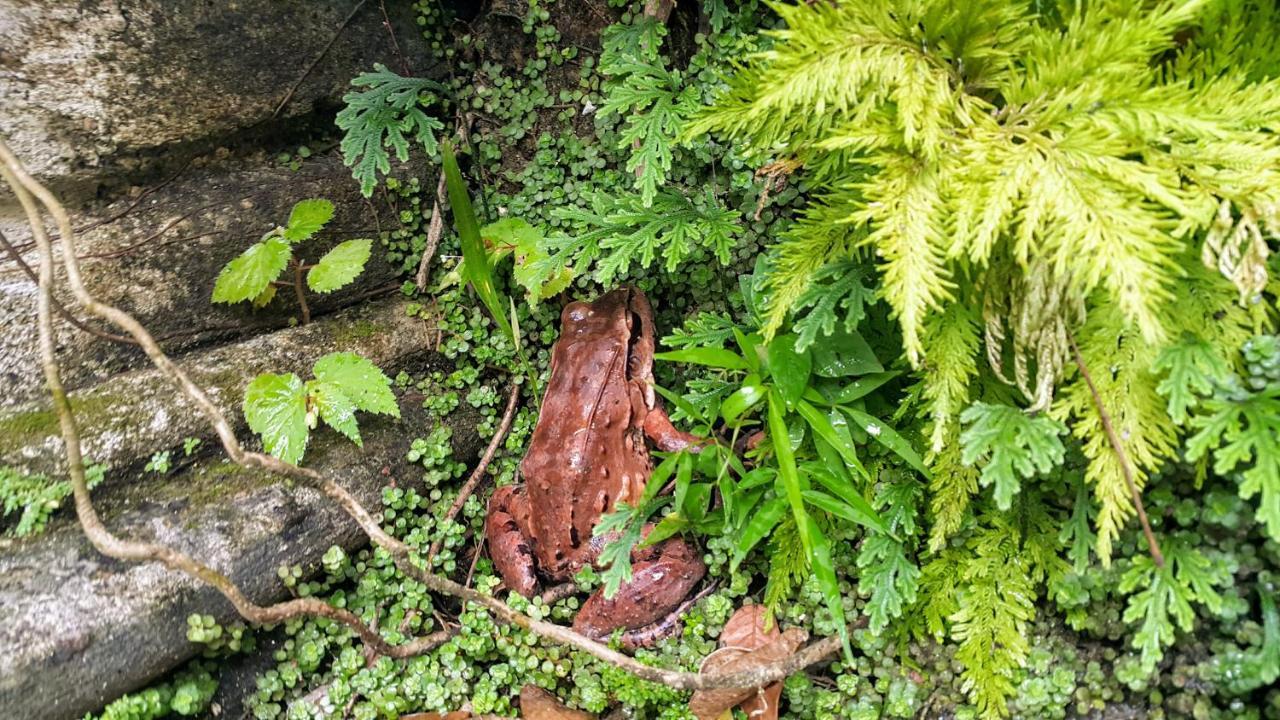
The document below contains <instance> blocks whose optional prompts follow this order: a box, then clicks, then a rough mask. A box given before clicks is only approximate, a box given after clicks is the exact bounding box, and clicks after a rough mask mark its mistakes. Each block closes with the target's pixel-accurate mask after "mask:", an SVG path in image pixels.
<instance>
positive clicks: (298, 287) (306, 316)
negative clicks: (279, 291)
mask: <svg viewBox="0 0 1280 720" xmlns="http://www.w3.org/2000/svg"><path fill="white" fill-rule="evenodd" d="M289 262H291V263H292V264H293V294H294V295H296V296H297V297H298V307H300V308H302V324H303V325H310V324H311V308H310V307H309V306H308V305H307V296H306V293H304V292H303V291H302V263H301V262H299V261H298V259H297V258H294V259H292V260H290V261H289Z"/></svg>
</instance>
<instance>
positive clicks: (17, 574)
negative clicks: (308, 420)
mask: <svg viewBox="0 0 1280 720" xmlns="http://www.w3.org/2000/svg"><path fill="white" fill-rule="evenodd" d="M415 404H416V403H407V402H406V403H402V413H403V414H404V418H403V420H402V421H401V423H395V422H394V421H391V420H385V419H383V420H374V419H370V420H368V421H362V426H361V434H362V435H363V436H364V440H365V446H364V449H363V450H361V449H358V448H356V447H355V446H354V445H352V444H351V443H350V442H347V441H346V440H345V439H343V438H341V437H339V436H337V435H336V434H335V433H319V434H318V435H317V438H316V439H315V441H314V446H313V448H312V449H311V450H310V451H309V452H308V455H307V464H308V466H310V467H313V468H316V469H318V470H321V471H323V472H327V473H329V474H331V476H333V477H336V478H339V479H341V481H342V482H343V483H344V484H345V485H346V487H347V488H348V489H350V490H351V491H352V492H353V493H355V495H356V496H357V497H358V498H359V499H360V500H361V501H362V502H363V503H364V504H365V506H366V507H376V504H377V502H378V498H379V497H380V489H381V488H382V487H383V486H384V485H386V484H387V483H389V482H392V481H393V480H398V481H399V482H406V481H407V482H413V481H416V479H417V478H418V477H419V473H418V471H415V470H414V469H413V468H412V467H411V466H409V465H408V464H407V463H406V462H405V460H404V457H405V453H406V451H407V450H408V448H409V443H410V438H411V437H412V436H413V434H416V433H417V432H427V431H428V429H427V428H423V427H422V425H423V422H424V420H423V418H422V415H421V411H420V410H415V409H414V408H413V407H412V406H413V405H415ZM476 419H477V418H475V417H471V418H465V417H462V416H458V417H457V418H456V421H453V420H451V422H456V424H455V426H454V437H455V438H457V439H458V440H459V444H458V445H456V446H455V451H456V452H457V453H458V457H461V458H471V457H474V456H475V454H476V453H477V451H478V448H479V445H480V442H479V439H478V438H477V437H476V435H475V431H474V424H475V421H476ZM406 424H407V425H410V426H412V427H414V428H415V433H407V432H405V431H404V429H403V427H404V425H406ZM95 494H96V495H98V496H99V497H98V504H99V506H100V509H101V510H102V512H103V515H104V518H105V522H106V524H107V526H108V527H109V528H111V529H112V530H113V531H114V532H115V533H117V534H119V535H121V536H124V537H133V538H139V539H147V540H154V541H158V542H163V543H166V544H169V545H172V546H174V547H177V548H180V549H182V550H183V551H185V552H188V553H190V554H191V555H193V556H194V557H196V558H199V559H201V560H202V561H204V562H206V563H208V564H210V565H212V566H213V567H215V568H217V569H218V570H221V571H222V572H225V573H228V574H229V575H230V576H231V577H232V578H233V579H234V580H235V581H236V582H237V583H238V584H239V585H240V586H241V587H242V588H243V589H244V590H245V591H246V593H247V594H248V595H249V597H250V598H252V599H254V600H255V601H257V602H269V601H273V600H279V599H282V598H283V597H284V596H285V588H284V586H283V585H282V584H281V583H280V581H279V580H278V578H277V576H276V569H277V568H278V567H280V566H281V565H292V564H303V565H308V564H310V565H313V566H314V564H315V563H316V562H317V561H318V559H319V556H320V555H321V554H322V553H323V552H324V550H325V549H326V548H328V547H330V546H331V545H335V544H336V545H340V546H342V547H344V548H346V549H348V550H350V549H353V548H355V547H358V546H360V545H363V544H364V542H365V537H364V535H363V534H362V533H360V531H359V529H358V528H357V527H356V526H355V524H354V522H352V521H351V520H350V519H349V518H347V516H346V515H345V514H344V513H343V512H342V510H340V509H339V508H338V507H337V506H336V505H334V504H333V503H332V502H331V501H329V500H328V499H327V498H325V497H323V496H322V495H321V494H320V493H319V492H317V491H314V490H311V489H309V488H303V487H297V486H293V485H291V484H289V483H286V482H285V481H283V480H281V479H279V478H275V477H270V476H267V475H265V474H263V473H259V472H251V471H246V470H244V469H242V468H239V467H238V466H235V465H231V464H229V463H226V462H224V461H221V460H220V459H217V458H212V459H207V460H201V461H199V462H198V463H196V464H195V465H194V466H192V467H190V468H188V469H185V470H183V471H181V472H180V473H179V474H178V475H177V476H175V477H169V478H159V477H156V476H155V475H151V474H148V475H144V476H141V477H137V478H131V480H130V482H128V483H111V484H109V486H108V487H107V491H106V492H98V493H95ZM196 612H199V613H211V614H213V615H215V616H216V617H218V618H219V620H220V621H221V622H225V621H230V620H232V619H234V617H235V614H234V610H232V608H231V606H230V604H229V603H227V602H226V601H225V600H223V599H222V598H221V596H220V595H218V594H217V593H216V592H215V591H213V590H211V589H209V588H207V587H204V586H201V585H198V584H197V583H196V582H194V581H193V580H191V579H189V578H187V577H185V576H183V575H181V574H179V573H176V572H172V571H169V570H167V569H165V568H164V567H163V566H161V565H159V564H156V563H125V562H119V561H114V560H109V559H107V558H105V557H104V556H102V555H99V554H98V553H97V552H96V551H95V550H94V549H93V548H92V547H91V546H90V545H89V543H88V540H86V539H85V537H84V535H83V533H81V532H80V529H79V526H78V525H76V524H75V523H74V519H73V518H62V519H61V520H60V521H59V522H57V523H55V526H54V527H52V528H51V529H50V530H49V531H48V532H47V533H46V534H44V535H42V536H38V537H35V538H29V539H26V540H18V541H15V540H0V709H3V712H0V715H3V716H4V717H13V718H24V719H28V720H45V719H49V720H56V719H59V718H78V717H81V716H83V715H84V713H85V712H88V711H92V710H96V709H99V708H101V707H102V706H103V705H104V704H105V703H107V702H109V701H111V700H112V699H114V698H116V697H118V696H119V695H121V694H123V693H125V692H128V691H130V690H133V689H136V688H138V687H140V686H142V685H145V684H146V683H148V682H149V681H151V680H153V679H155V678H156V677H158V676H159V675H161V674H163V673H164V672H165V671H167V670H169V669H172V668H173V667H174V666H176V665H177V664H179V663H181V662H182V661H184V660H186V659H188V658H190V657H192V656H194V655H195V654H196V652H198V649H199V648H197V647H196V646H195V645H193V644H192V643H190V642H188V641H187V639H186V618H187V616H188V615H189V614H191V613H196Z"/></svg>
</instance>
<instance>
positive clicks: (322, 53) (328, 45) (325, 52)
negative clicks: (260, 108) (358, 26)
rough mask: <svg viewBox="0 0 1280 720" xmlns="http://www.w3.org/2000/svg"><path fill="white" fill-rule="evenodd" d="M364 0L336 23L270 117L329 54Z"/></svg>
mask: <svg viewBox="0 0 1280 720" xmlns="http://www.w3.org/2000/svg"><path fill="white" fill-rule="evenodd" d="M366 2H368V0H360V2H358V3H356V6H355V7H353V8H351V12H350V13H348V14H347V19H345V20H343V21H342V24H340V25H338V29H337V30H334V31H333V37H330V38H329V42H327V43H325V44H324V48H323V49H321V50H320V53H319V54H318V55H316V56H315V57H314V58H313V59H312V60H311V62H310V63H308V64H307V68H306V69H305V70H303V71H302V74H301V75H299V76H298V79H297V80H294V81H293V84H292V85H290V86H289V92H287V93H285V94H284V97H283V98H282V99H281V100H280V104H279V105H277V106H276V109H275V111H273V112H272V113H271V117H273V118H274V117H277V116H279V115H280V111H281V110H283V109H284V106H285V105H288V104H289V101H290V100H292V99H293V94H294V93H295V92H297V91H298V86H299V85H301V84H302V81H303V80H306V79H307V76H308V75H310V74H311V71H312V70H315V69H316V65H319V64H320V61H321V60H323V59H324V56H325V55H328V54H329V48H331V47H333V44H334V43H335V42H337V41H338V36H339V35H341V34H342V31H343V30H346V29H347V25H350V24H351V21H352V19H354V18H355V16H356V13H358V12H360V8H362V7H364V4H365V3H366Z"/></svg>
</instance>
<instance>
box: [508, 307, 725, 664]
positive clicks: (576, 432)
mask: <svg viewBox="0 0 1280 720" xmlns="http://www.w3.org/2000/svg"><path fill="white" fill-rule="evenodd" d="M560 322H561V334H560V339H559V340H557V341H556V344H555V346H554V347H553V348H552V349H551V379H550V381H549V382H548V384H547V393H546V396H545V397H544V398H543V400H542V408H541V411H540V412H539V415H538V424H537V426H536V427H535V428H534V430H533V437H532V438H531V439H530V441H529V451H528V453H527V454H526V455H525V456H524V460H522V461H521V463H520V472H521V474H522V475H523V476H524V479H525V484H524V485H523V486H518V487H517V486H508V487H503V488H499V489H498V491H497V492H495V493H494V495H493V499H492V500H491V501H490V503H489V515H488V518H487V520H486V523H485V535H486V537H487V539H488V542H489V547H490V553H491V554H492V556H493V561H494V565H495V566H496V567H497V569H498V572H499V573H500V574H501V575H502V579H503V581H504V582H505V583H506V585H507V587H509V588H511V589H513V590H515V591H517V592H519V593H520V594H521V595H524V596H526V597H531V596H532V595H533V594H534V593H535V592H536V591H537V589H538V585H539V582H538V576H539V575H541V576H542V577H543V578H545V579H548V580H552V581H557V582H563V581H565V580H569V579H571V578H572V577H573V575H574V574H575V573H577V572H578V570H580V569H581V568H583V567H585V566H587V565H591V564H594V563H595V562H596V560H597V558H598V557H599V555H600V551H601V549H602V548H603V546H604V545H605V541H604V540H602V539H601V538H596V537H594V536H593V534H592V531H593V530H594V529H595V526H596V523H597V522H599V520H600V516H601V515H604V514H606V513H608V512H610V511H612V510H613V509H614V506H615V505H617V504H618V503H620V502H630V503H635V502H637V501H638V499H639V497H640V495H641V494H642V493H643V491H644V487H645V483H646V482H647V481H648V479H649V475H650V470H651V467H650V458H649V450H648V448H647V447H646V445H645V437H646V436H647V437H648V438H649V439H650V440H652V441H653V443H654V444H655V445H656V446H657V447H658V448H659V449H661V450H665V451H668V452H674V451H676V450H680V449H682V448H687V447H694V448H696V447H698V444H699V442H700V439H699V438H697V437H695V436H692V435H689V434H687V433H683V432H680V431H679V430H676V429H675V427H673V426H672V424H671V421H670V420H669V419H668V418H667V415H666V413H665V412H663V410H662V408H661V407H660V406H659V405H658V403H657V401H656V399H655V397H654V390H653V350H654V344H653V311H652V310H651V309H650V307H649V301H648V300H647V299H646V298H645V296H644V293H642V292H640V291H639V290H637V289H634V288H630V287H623V288H619V289H617V290H614V291H612V292H609V293H607V294H605V295H602V296H601V297H599V298H598V299H596V301H595V302H592V303H586V302H574V303H570V304H569V305H567V306H565V308H564V311H563V312H562V313H561V316H560ZM646 532H647V528H646ZM631 559H632V574H633V576H632V580H631V582H629V583H626V584H624V585H622V587H621V588H620V589H619V590H618V592H617V594H616V595H615V596H614V597H613V598H612V599H609V600H606V599H605V598H604V595H603V590H598V591H596V593H595V594H594V595H592V596H591V597H590V598H589V599H588V600H587V602H586V603H585V604H584V605H583V606H582V609H581V610H580V611H579V612H578V615H577V617H576V618H575V619H574V623H573V626H574V629H576V630H577V631H579V632H581V633H583V634H585V635H588V636H590V637H594V638H604V637H607V636H608V635H610V634H611V633H612V632H613V631H614V630H616V629H618V628H622V629H624V631H625V632H624V635H623V644H624V645H626V646H629V647H636V646H640V645H646V644H650V643H651V642H652V641H654V640H656V639H657V638H659V637H661V636H662V635H663V634H665V633H666V632H669V631H672V630H674V629H675V627H676V624H675V615H676V614H678V612H679V609H680V608H681V605H682V602H683V601H684V600H685V599H686V598H687V597H688V596H689V594H690V592H691V591H692V589H693V588H694V586H696V585H697V584H698V581H700V580H701V579H702V577H703V575H704V574H706V567H705V566H704V565H703V563H702V558H701V556H700V554H699V553H698V552H697V550H695V549H694V548H692V547H690V546H689V545H688V544H687V543H685V542H684V540H682V539H680V538H678V537H675V538H670V539H668V540H666V541H663V542H661V543H658V544H656V545H654V546H652V547H647V548H642V549H637V550H636V551H634V552H633V553H632V556H631Z"/></svg>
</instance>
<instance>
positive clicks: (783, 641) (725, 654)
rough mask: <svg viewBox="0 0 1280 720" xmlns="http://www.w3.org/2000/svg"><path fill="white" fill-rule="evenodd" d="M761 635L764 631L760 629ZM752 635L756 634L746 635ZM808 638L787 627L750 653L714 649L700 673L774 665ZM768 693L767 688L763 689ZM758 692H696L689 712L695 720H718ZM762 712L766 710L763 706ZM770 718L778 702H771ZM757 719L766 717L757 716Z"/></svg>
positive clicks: (804, 633) (797, 629)
mask: <svg viewBox="0 0 1280 720" xmlns="http://www.w3.org/2000/svg"><path fill="white" fill-rule="evenodd" d="M759 632H760V634H764V632H765V631H763V630H760V631H759ZM749 634H751V635H754V634H755V633H749ZM808 637H809V634H808V633H806V632H805V631H804V630H801V629H800V628H790V629H788V630H787V631H786V632H783V633H781V634H779V635H778V636H776V637H773V638H770V639H768V640H767V641H766V642H765V643H764V644H762V645H760V646H759V647H758V648H755V649H753V650H745V649H741V648H722V649H721V650H717V651H716V652H715V653H713V654H712V655H711V656H709V657H708V658H707V659H706V661H704V662H703V664H702V672H703V673H704V674H710V673H712V672H740V671H743V670H750V669H752V668H758V667H763V666H765V665H770V664H772V663H775V662H777V661H779V660H781V659H783V658H785V657H787V656H788V655H790V654H792V653H794V652H795V651H796V648H798V647H800V645H801V644H802V643H803V642H804V641H805V639H806V638H808ZM765 691H766V692H767V691H768V688H765ZM758 695H759V692H758V691H757V689H756V688H724V689H717V690H699V691H697V692H695V693H694V694H693V697H692V698H689V710H690V711H691V712H692V713H693V714H694V715H695V716H696V717H697V718H698V720H718V719H719V718H721V717H722V716H723V715H724V714H725V713H726V712H727V711H729V710H731V709H732V708H733V706H734V705H738V704H739V703H741V702H743V701H744V700H748V699H752V698H756V697H757V696H758ZM764 711H765V712H767V711H768V708H767V707H766V708H765V709H764ZM772 711H773V713H774V715H773V717H776V715H777V702H776V701H775V702H773V703H772ZM756 717H757V718H763V717H768V716H764V715H758V716H756Z"/></svg>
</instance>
